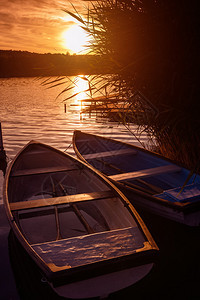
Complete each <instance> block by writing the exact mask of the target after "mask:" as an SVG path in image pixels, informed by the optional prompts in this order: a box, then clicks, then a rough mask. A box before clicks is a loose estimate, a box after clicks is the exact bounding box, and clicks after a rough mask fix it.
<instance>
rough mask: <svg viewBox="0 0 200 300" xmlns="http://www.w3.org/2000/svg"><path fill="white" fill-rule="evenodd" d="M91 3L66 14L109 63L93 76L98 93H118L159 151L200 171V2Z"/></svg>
mask: <svg viewBox="0 0 200 300" xmlns="http://www.w3.org/2000/svg"><path fill="white" fill-rule="evenodd" d="M87 2H88V3H89V5H88V9H87V12H86V14H85V16H80V15H79V14H78V13H77V11H75V12H71V11H66V12H67V13H69V14H70V15H71V16H73V17H74V18H75V19H76V20H78V21H79V22H80V26H81V27H82V28H84V30H86V31H87V32H88V34H89V35H90V37H91V44H90V46H89V47H90V52H91V54H96V55H98V56H101V58H102V60H103V61H104V64H105V65H106V67H107V74H104V73H103V72H102V74H99V75H98V76H92V75H91V76H89V77H87V80H88V82H89V88H88V92H89V93H90V96H91V98H92V97H95V93H96V92H97V91H98V93H99V92H101V94H102V96H104V97H105V99H108V96H109V95H110V94H114V95H115V102H114V103H113V107H115V108H119V113H118V115H117V117H118V119H119V121H120V122H122V123H123V124H124V125H126V127H129V123H133V122H134V123H135V124H137V125H138V127H139V128H140V129H141V130H145V131H146V132H147V134H148V135H149V136H150V137H152V138H153V139H154V140H155V141H156V145H157V147H158V149H159V152H161V153H162V154H164V155H165V156H167V157H170V158H173V159H175V160H177V161H180V162H182V163H183V164H185V165H186V166H187V167H190V168H192V169H195V170H196V169H198V168H199V166H200V163H199V154H198V149H199V145H200V118H199V107H200V105H199V95H200V76H199V67H200V60H199V50H200V49H199V48H200V9H199V1H198V0H193V1H192V2H191V1H189V0H186V1H181V0H176V1H169V0H134V1H133V0H108V1H103V0H97V1H92V0H91V1H87ZM102 69H103V68H102ZM106 105H107V108H108V102H106V101H105V105H104V106H102V107H100V106H99V109H100V110H101V109H102V111H103V110H105V108H106ZM120 105H121V110H120ZM125 108H126V109H125ZM108 112H109V109H108Z"/></svg>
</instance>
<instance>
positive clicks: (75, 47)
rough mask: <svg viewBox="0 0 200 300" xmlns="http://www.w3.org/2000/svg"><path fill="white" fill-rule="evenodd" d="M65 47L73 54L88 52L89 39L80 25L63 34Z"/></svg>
mask: <svg viewBox="0 0 200 300" xmlns="http://www.w3.org/2000/svg"><path fill="white" fill-rule="evenodd" d="M62 39H63V42H62V44H63V46H64V47H65V48H66V49H67V50H69V51H70V52H71V53H79V52H82V51H85V50H86V47H85V46H86V45H87V44H88V41H89V37H88V35H87V33H86V32H85V31H84V30H83V29H82V28H81V27H79V26H78V25H73V26H71V27H70V28H69V29H68V30H66V31H64V32H63V33H62Z"/></svg>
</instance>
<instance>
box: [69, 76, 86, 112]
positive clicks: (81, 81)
mask: <svg viewBox="0 0 200 300" xmlns="http://www.w3.org/2000/svg"><path fill="white" fill-rule="evenodd" d="M73 92H74V95H75V96H74V98H73V104H74V105H75V107H76V110H78V111H81V110H82V109H83V108H85V105H84V103H83V100H85V99H89V98H90V92H89V82H88V80H87V77H86V76H84V75H79V76H77V77H76V79H75V81H74V89H73Z"/></svg>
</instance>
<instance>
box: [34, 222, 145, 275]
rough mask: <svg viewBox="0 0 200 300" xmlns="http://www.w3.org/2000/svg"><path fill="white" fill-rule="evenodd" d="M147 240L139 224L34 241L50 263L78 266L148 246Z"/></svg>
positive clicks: (36, 250)
mask: <svg viewBox="0 0 200 300" xmlns="http://www.w3.org/2000/svg"><path fill="white" fill-rule="evenodd" d="M144 242H145V239H144V237H143V235H142V234H141V231H140V229H139V228H138V227H127V228H120V229H115V230H110V231H103V232H98V233H95V234H88V235H84V236H79V237H72V238H69V239H63V240H59V241H52V242H46V243H40V244H32V245H31V247H32V248H33V249H34V251H35V252H36V253H38V255H39V256H40V257H41V258H42V259H43V260H44V261H45V262H46V263H47V264H48V265H50V267H52V266H60V267H66V266H67V267H69V266H70V267H71V268H75V267H80V266H81V265H88V264H91V263H95V262H101V261H105V260H108V259H114V258H118V257H122V256H127V255H130V254H133V253H135V251H136V250H138V249H144ZM77 253H78V255H77ZM54 271H56V268H54Z"/></svg>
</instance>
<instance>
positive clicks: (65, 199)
mask: <svg viewBox="0 0 200 300" xmlns="http://www.w3.org/2000/svg"><path fill="white" fill-rule="evenodd" d="M111 197H115V195H114V193H113V192H112V191H111V190H107V191H102V192H93V193H87V194H86V193H85V194H76V195H68V196H61V197H55V198H46V199H37V200H30V201H20V202H13V203H10V209H11V210H12V211H14V210H23V209H31V208H39V207H47V206H54V205H62V204H71V203H76V202H82V201H91V200H100V199H105V198H111Z"/></svg>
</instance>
